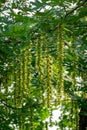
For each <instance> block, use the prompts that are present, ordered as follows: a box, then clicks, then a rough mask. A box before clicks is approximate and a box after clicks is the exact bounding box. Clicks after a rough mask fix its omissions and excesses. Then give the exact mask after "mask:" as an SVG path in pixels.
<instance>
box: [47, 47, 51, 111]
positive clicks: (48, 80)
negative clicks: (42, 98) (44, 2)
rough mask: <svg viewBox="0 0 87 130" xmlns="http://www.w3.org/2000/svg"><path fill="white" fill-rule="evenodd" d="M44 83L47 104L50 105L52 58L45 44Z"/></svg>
mask: <svg viewBox="0 0 87 130" xmlns="http://www.w3.org/2000/svg"><path fill="white" fill-rule="evenodd" d="M46 84H47V106H48V107H49V108H50V107H51V101H52V59H51V56H50V55H49V48H48V46H46Z"/></svg>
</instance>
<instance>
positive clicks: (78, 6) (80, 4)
mask: <svg viewBox="0 0 87 130" xmlns="http://www.w3.org/2000/svg"><path fill="white" fill-rule="evenodd" d="M86 2H87V0H84V1H83V2H82V3H79V5H78V4H77V5H76V7H75V8H73V9H72V10H70V11H69V12H68V13H67V14H66V15H65V17H64V18H66V17H68V16H69V15H70V14H72V13H73V12H74V11H75V10H77V9H78V8H80V7H81V6H84V4H85V3H86Z"/></svg>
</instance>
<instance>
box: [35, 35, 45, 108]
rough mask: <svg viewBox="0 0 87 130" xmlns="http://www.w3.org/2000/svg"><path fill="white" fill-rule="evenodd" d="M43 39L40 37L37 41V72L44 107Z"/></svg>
mask: <svg viewBox="0 0 87 130" xmlns="http://www.w3.org/2000/svg"><path fill="white" fill-rule="evenodd" d="M42 44H43V43H42V38H41V37H40V38H39V39H38V40H37V52H36V53H37V54H36V70H37V71H38V84H39V88H40V89H41V90H40V91H41V100H42V104H43V106H44V105H45V100H44V92H45V90H44V84H43V83H44V75H43V56H42Z"/></svg>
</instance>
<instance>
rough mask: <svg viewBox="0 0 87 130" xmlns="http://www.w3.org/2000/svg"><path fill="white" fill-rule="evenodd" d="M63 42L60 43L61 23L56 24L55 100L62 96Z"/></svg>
mask: <svg viewBox="0 0 87 130" xmlns="http://www.w3.org/2000/svg"><path fill="white" fill-rule="evenodd" d="M63 58H64V54H63V43H62V25H61V23H59V26H58V42H57V71H58V72H57V101H58V100H60V99H59V98H61V97H62V96H63V92H64V90H63Z"/></svg>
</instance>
